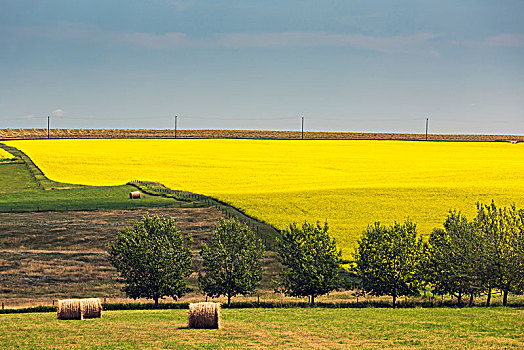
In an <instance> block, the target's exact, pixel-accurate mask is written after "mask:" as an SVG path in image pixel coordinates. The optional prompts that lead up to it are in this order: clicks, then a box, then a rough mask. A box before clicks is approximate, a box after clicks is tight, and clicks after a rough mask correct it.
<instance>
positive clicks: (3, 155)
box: [0, 148, 14, 159]
mask: <svg viewBox="0 0 524 350" xmlns="http://www.w3.org/2000/svg"><path fill="white" fill-rule="evenodd" d="M11 158H14V157H13V155H12V154H11V153H9V152H7V151H4V150H3V149H1V148H0V159H11Z"/></svg>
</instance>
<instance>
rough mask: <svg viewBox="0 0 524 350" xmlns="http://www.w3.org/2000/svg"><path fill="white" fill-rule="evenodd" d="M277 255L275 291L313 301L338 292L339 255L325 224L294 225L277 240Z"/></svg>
mask: <svg viewBox="0 0 524 350" xmlns="http://www.w3.org/2000/svg"><path fill="white" fill-rule="evenodd" d="M277 251H278V254H279V256H280V260H281V262H282V265H283V269H282V271H281V272H280V275H279V280H278V281H276V283H277V291H282V292H284V293H285V294H286V295H288V296H309V297H310V303H311V305H314V304H315V297H317V296H319V295H324V294H327V293H329V292H331V291H333V290H335V289H337V288H338V287H339V286H340V284H341V280H340V277H339V269H340V263H341V251H340V249H338V248H337V245H336V242H335V240H334V239H332V238H331V237H330V236H329V234H328V225H327V223H325V224H324V226H321V225H320V223H318V222H317V224H316V225H312V224H309V223H307V222H304V224H303V225H302V227H299V226H297V225H296V223H293V224H291V225H290V226H289V229H288V230H286V231H284V232H283V233H282V235H281V237H278V239H277Z"/></svg>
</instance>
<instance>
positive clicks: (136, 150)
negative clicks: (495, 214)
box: [6, 139, 524, 257]
mask: <svg viewBox="0 0 524 350" xmlns="http://www.w3.org/2000/svg"><path fill="white" fill-rule="evenodd" d="M6 143H7V144H8V145H11V146H14V147H17V148H19V149H21V150H23V151H24V152H26V153H27V154H28V155H29V156H30V157H31V158H32V159H33V160H34V161H35V163H36V164H37V165H38V166H39V167H40V168H41V169H42V170H43V172H44V173H45V174H46V175H47V176H48V177H49V178H51V179H52V180H56V181H60V182H67V183H76V184H87V185H118V184H123V183H126V182H127V181H129V180H134V179H139V180H149V181H158V182H161V183H163V184H165V185H166V186H168V187H170V188H172V189H181V190H187V191H192V192H196V193H201V194H205V195H210V196H213V197H216V198H218V199H221V200H224V201H227V202H229V203H231V204H232V205H233V206H236V207H238V208H241V209H243V210H245V211H246V212H247V213H248V214H250V215H252V216H255V217H257V218H259V219H261V220H264V221H266V222H269V223H271V224H273V225H275V226H277V227H279V228H285V227H287V225H288V224H289V223H291V222H293V221H297V222H302V221H303V220H308V221H312V222H315V221H317V220H318V221H321V222H324V221H326V220H327V222H328V224H329V225H330V226H331V233H332V235H333V236H335V237H336V239H337V241H338V242H339V245H340V246H341V248H342V249H343V253H344V255H345V256H346V257H347V256H349V254H350V253H351V252H352V249H353V247H354V245H355V243H356V240H357V239H358V238H359V236H360V234H361V232H362V231H363V230H364V229H365V227H366V226H367V225H368V224H372V223H373V222H375V221H381V222H383V223H386V224H391V223H393V222H394V221H395V220H397V221H403V220H405V219H406V218H407V217H409V218H411V219H412V221H414V222H416V223H417V225H418V228H419V231H420V232H421V233H422V234H424V235H428V234H429V233H430V232H431V230H432V229H433V228H434V227H437V226H440V225H441V224H442V222H443V221H444V219H445V217H446V215H447V212H448V211H449V210H450V209H457V210H460V211H462V212H463V213H465V214H467V215H468V216H470V217H472V216H473V215H474V213H475V202H476V201H483V202H490V201H491V200H492V199H494V200H495V201H496V203H497V204H498V205H501V206H504V205H510V204H511V203H515V204H516V205H517V206H519V207H524V161H522V160H523V159H524V146H523V145H522V144H509V143H487V142H420V141H419V142H416V141H413V142H411V141H353V140H336V141H335V140H220V139H209V140H187V139H185V140H150V139H148V140H146V139H143V140H136V139H135V140H37V141H34V140H33V141H10V142H6Z"/></svg>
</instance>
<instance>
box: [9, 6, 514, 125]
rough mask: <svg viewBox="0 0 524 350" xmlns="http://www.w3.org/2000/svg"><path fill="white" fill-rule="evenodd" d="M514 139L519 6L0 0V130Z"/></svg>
mask: <svg viewBox="0 0 524 350" xmlns="http://www.w3.org/2000/svg"><path fill="white" fill-rule="evenodd" d="M47 115H50V116H51V127H63V128H78V127H81V128H111V127H118V128H162V129H166V128H172V127H173V116H174V115H178V116H179V118H178V126H179V127H180V128H235V129H283V130H289V129H299V128H300V117H304V118H305V129H306V130H326V131H378V132H388V131H392V132H424V128H425V119H426V118H427V117H429V129H430V132H433V133H505V134H520V135H522V134H524V1H523V0H497V1H495V0H469V1H465V0H439V1H435V0H428V1H426V0H416V1H415V0H414V1H391V0H383V1H372V0H362V1H361V0H339V1H337V0H316V1H313V0H300V1H298V0H297V1H295V0H290V1H285V0H279V1H276V0H275V1H274V0H266V1H261V0H199V1H196V0H194V1H192V0H180V1H177V0H149V1H137V0H122V1H111V0H101V1H99V0H89V1H71V0H61V1H59V0H46V1H44V0H40V1H39V0H33V1H29V0H11V1H10V0H0V128H6V127H11V128H16V127H46V126H47V120H46V116H47Z"/></svg>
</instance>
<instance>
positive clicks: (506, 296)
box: [502, 286, 509, 306]
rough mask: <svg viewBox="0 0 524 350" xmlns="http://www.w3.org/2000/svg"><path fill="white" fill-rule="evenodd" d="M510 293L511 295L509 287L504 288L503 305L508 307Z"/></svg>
mask: <svg viewBox="0 0 524 350" xmlns="http://www.w3.org/2000/svg"><path fill="white" fill-rule="evenodd" d="M508 293H509V286H506V288H504V297H503V298H502V305H504V306H508Z"/></svg>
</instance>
